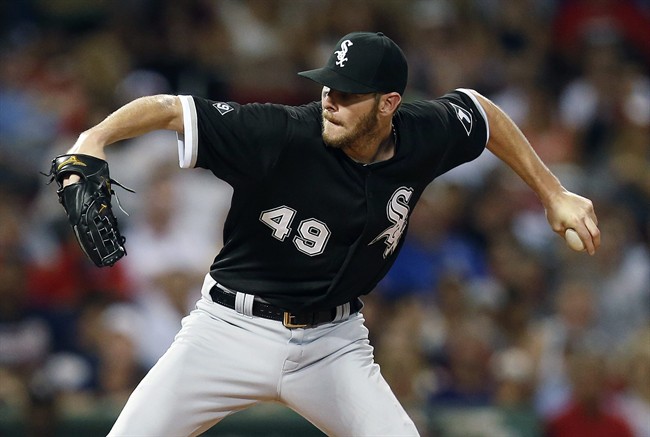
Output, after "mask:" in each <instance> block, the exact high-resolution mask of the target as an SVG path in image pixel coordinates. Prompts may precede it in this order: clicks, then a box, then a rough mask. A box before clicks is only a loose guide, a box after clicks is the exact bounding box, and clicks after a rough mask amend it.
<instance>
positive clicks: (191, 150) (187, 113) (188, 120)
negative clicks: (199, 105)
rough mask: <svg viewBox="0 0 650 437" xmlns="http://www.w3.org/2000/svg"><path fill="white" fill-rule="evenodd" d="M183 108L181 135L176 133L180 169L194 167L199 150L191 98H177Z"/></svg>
mask: <svg viewBox="0 0 650 437" xmlns="http://www.w3.org/2000/svg"><path fill="white" fill-rule="evenodd" d="M178 98H179V99H180V100H181V106H182V107H183V133H182V134H181V133H177V134H176V138H177V140H178V163H179V165H180V166H181V168H193V167H195V166H196V156H197V154H198V148H199V127H198V122H197V117H196V106H195V105H194V99H193V98H192V96H178Z"/></svg>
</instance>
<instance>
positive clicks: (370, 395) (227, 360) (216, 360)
mask: <svg viewBox="0 0 650 437" xmlns="http://www.w3.org/2000/svg"><path fill="white" fill-rule="evenodd" d="M214 284H215V282H214V280H213V279H212V278H211V277H210V276H209V275H208V276H207V277H206V281H205V283H204V284H203V289H202V296H203V297H202V298H201V299H200V300H199V301H198V303H197V307H196V309H195V310H194V311H192V312H191V313H190V315H188V316H187V317H185V318H184V319H183V322H182V328H181V330H180V332H179V333H178V334H177V336H176V338H175V340H174V342H173V344H172V345H171V346H170V348H169V350H168V351H167V352H166V353H165V354H164V355H163V356H162V357H161V358H160V360H159V361H158V363H156V365H155V366H154V367H153V368H152V369H151V370H150V371H149V373H148V374H147V375H146V376H145V377H144V379H143V380H142V381H141V382H140V384H139V385H138V387H137V388H136V389H135V390H134V392H133V393H132V394H131V396H130V398H129V400H128V402H127V403H126V405H125V407H124V409H123V410H122V413H121V414H120V416H119V417H118V419H117V421H116V422H115V425H114V426H113V429H112V430H111V432H110V433H109V436H114V437H116V436H120V437H123V436H156V437H160V436H195V435H199V434H201V433H202V432H205V431H206V430H208V429H209V428H210V427H212V426H213V425H215V424H216V423H218V422H219V421H220V420H221V419H223V418H224V417H226V416H228V415H229V414H231V413H234V412H237V411H240V410H243V409H244V408H247V407H250V406H252V405H254V404H256V403H258V402H263V401H275V402H280V403H283V404H284V405H286V406H288V407H289V408H292V409H293V410H295V411H296V412H298V413H299V414H300V415H302V416H303V417H305V418H306V419H307V420H309V421H310V422H311V423H313V424H314V425H315V426H317V427H318V428H319V429H320V430H322V431H323V432H324V433H326V434H328V435H336V436H415V435H418V432H417V430H416V427H415V425H414V423H413V421H412V420H411V419H410V418H409V417H408V416H407V414H406V412H405V411H404V409H403V408H402V406H401V405H400V404H399V402H398V401H397V399H396V398H395V396H394V395H393V393H392V391H391V390H390V388H389V387H388V384H387V383H386V381H385V380H384V378H383V377H382V376H381V374H380V372H379V366H378V365H377V364H376V363H375V362H374V359H373V349H372V346H370V344H369V342H368V330H367V329H366V327H365V326H364V325H363V322H364V319H363V316H362V315H361V314H355V315H352V316H351V317H350V318H348V319H347V320H343V321H340V322H333V323H328V324H324V325H320V326H317V327H315V328H307V329H287V328H285V327H284V326H283V325H282V323H281V322H278V321H274V320H267V319H263V318H257V317H249V316H245V315H243V314H240V313H238V312H236V311H235V310H232V309H230V308H226V307H223V306H221V305H219V304H216V303H214V302H212V300H211V298H210V295H209V291H210V288H211V287H212V286H213V285H214Z"/></svg>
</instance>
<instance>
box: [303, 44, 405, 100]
mask: <svg viewBox="0 0 650 437" xmlns="http://www.w3.org/2000/svg"><path fill="white" fill-rule="evenodd" d="M298 74H299V75H300V76H303V77H306V78H308V79H311V80H313V81H314V82H317V83H319V84H321V85H325V86H327V87H330V88H332V89H334V90H337V91H342V92H345V93H354V94H357V93H358V94H365V93H375V92H383V93H389V92H393V91H395V92H398V93H399V94H403V93H404V89H405V88H406V82H407V80H408V65H407V63H406V57H405V56H404V53H402V50H401V49H400V48H399V46H398V45H397V44H395V42H393V40H392V39H390V38H388V37H387V36H386V35H384V34H383V33H381V32H377V33H374V32H352V33H349V34H347V35H345V36H344V37H343V38H341V39H340V40H339V42H338V43H337V44H336V48H335V49H334V51H333V53H332V55H331V56H330V58H329V59H328V60H327V64H326V65H325V66H324V67H323V68H318V69H316V70H309V71H302V72H300V73H298Z"/></svg>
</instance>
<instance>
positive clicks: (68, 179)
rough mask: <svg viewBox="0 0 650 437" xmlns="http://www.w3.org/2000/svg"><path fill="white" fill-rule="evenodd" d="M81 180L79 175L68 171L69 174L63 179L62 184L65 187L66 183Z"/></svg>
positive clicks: (74, 182) (69, 183)
mask: <svg viewBox="0 0 650 437" xmlns="http://www.w3.org/2000/svg"><path fill="white" fill-rule="evenodd" d="M80 180H81V177H80V176H79V175H78V174H75V173H70V176H68V177H66V178H65V179H63V186H64V187H67V186H68V185H72V184H76V183H77V182H79V181H80Z"/></svg>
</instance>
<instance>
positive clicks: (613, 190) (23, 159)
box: [0, 0, 650, 437]
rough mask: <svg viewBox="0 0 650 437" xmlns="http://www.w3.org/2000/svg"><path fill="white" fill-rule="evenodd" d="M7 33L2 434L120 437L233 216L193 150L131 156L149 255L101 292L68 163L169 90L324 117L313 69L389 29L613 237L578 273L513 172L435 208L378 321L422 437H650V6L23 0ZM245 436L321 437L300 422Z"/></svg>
mask: <svg viewBox="0 0 650 437" xmlns="http://www.w3.org/2000/svg"><path fill="white" fill-rule="evenodd" d="M0 13H1V21H0V24H1V27H0V35H1V38H2V39H1V40H0V50H1V51H0V198H1V202H0V248H1V253H0V434H1V435H31V436H46V435H102V434H103V433H105V432H106V430H107V427H110V424H111V422H112V420H114V418H115V415H116V414H117V413H118V412H119V410H120V408H121V406H122V405H123V403H124V401H125V400H126V398H127V396H128V394H129V393H130V392H131V390H132V389H133V387H134V386H135V385H136V384H137V382H138V381H139V379H140V378H141V376H142V375H143V374H144V373H145V372H146V371H147V369H148V368H149V367H150V366H151V365H152V364H153V363H154V362H155V360H156V359H157V357H158V356H159V355H160V354H162V353H163V352H164V350H165V348H166V347H167V346H168V344H169V343H170V342H171V339H172V338H173V335H174V333H175V332H176V330H177V329H178V326H179V322H180V319H181V317H182V316H183V314H185V313H186V312H187V311H188V310H189V309H190V308H191V306H192V303H193V302H194V301H195V299H196V298H197V297H198V288H199V284H200V282H201V279H202V275H203V274H204V272H205V271H206V268H207V266H208V265H209V264H210V261H211V259H212V257H213V255H214V253H216V251H217V250H218V248H219V245H220V244H221V241H220V234H219V232H220V226H221V223H222V221H223V218H224V213H225V210H226V208H227V206H228V202H229V198H228V196H229V188H228V187H226V186H224V184H222V183H220V182H219V181H217V180H216V179H215V178H214V177H212V176H211V175H209V174H206V173H205V172H202V171H199V170H194V171H187V170H184V171H182V170H180V169H178V168H176V162H175V161H176V155H175V153H176V143H175V137H174V135H173V134H170V133H169V132H157V133H153V134H149V135H147V136H145V137H142V138H139V139H136V140H132V141H130V142H129V143H130V144H126V143H124V144H118V145H115V146H114V147H113V148H111V149H109V150H110V151H109V161H110V162H111V170H112V176H113V177H115V178H116V179H118V180H120V181H121V182H123V183H125V184H126V185H128V186H132V187H134V188H135V189H136V190H137V191H138V193H137V194H136V195H131V194H129V193H124V194H122V193H118V194H120V195H121V200H122V203H123V205H124V207H125V209H126V210H127V211H129V213H130V216H129V217H127V216H124V215H122V214H121V213H120V212H117V215H118V218H119V220H120V223H121V224H122V227H123V229H124V230H125V235H126V237H127V249H128V251H129V255H128V256H127V257H126V258H124V259H123V260H122V261H120V263H119V264H118V265H117V266H115V267H114V268H111V269H102V270H99V269H96V268H95V267H93V266H92V265H91V264H90V263H89V261H87V260H86V259H85V258H84V256H83V254H82V253H81V252H80V250H79V249H78V247H77V245H76V241H75V240H74V238H73V236H72V233H71V232H70V230H69V228H68V226H67V224H66V222H65V220H64V214H63V210H62V209H61V207H60V206H59V205H58V204H57V202H56V196H55V194H54V191H55V189H54V187H52V186H46V185H45V182H46V178H44V177H42V176H40V175H39V174H38V172H39V171H46V170H47V168H48V166H49V162H50V160H51V158H52V157H53V156H55V155H57V154H59V153H63V152H64V151H65V150H66V149H67V148H68V147H69V146H70V145H71V144H72V143H73V142H74V140H75V139H76V137H77V135H78V134H79V133H80V132H81V131H83V130H84V129H86V128H88V127H90V126H92V125H94V124H95V123H97V122H98V121H100V120H101V119H102V118H103V117H105V116H106V115H107V114H108V113H109V112H111V111H112V110H114V109H116V108H117V107H118V106H120V105H121V104H124V103H125V102H127V101H129V100H131V99H133V98H136V97H138V96H141V95H145V94H152V93H177V94H200V95H202V96H205V97H209V98H212V99H215V100H224V101H228V100H234V101H238V102H242V103H244V102H251V101H261V102H266V101H272V102H278V103H288V104H301V103H305V102H308V101H310V100H313V99H316V98H318V95H319V89H318V88H317V87H316V86H315V85H314V84H311V83H309V81H306V80H304V79H301V78H299V77H298V76H297V75H296V74H295V73H296V72H297V71H300V70H304V69H308V68H314V67H317V66H319V65H321V64H322V63H323V62H324V59H325V58H326V57H327V56H328V54H329V53H328V51H329V50H330V49H331V47H332V45H333V44H334V43H335V42H336V40H337V39H338V38H339V37H340V36H341V35H343V34H345V33H347V32H349V31H352V30H373V31H379V30H380V31H383V32H384V33H386V34H387V35H389V36H390V37H391V38H393V39H394V40H395V41H396V42H397V43H398V44H400V45H401V46H402V48H403V49H404V51H405V53H406V55H407V58H408V60H409V63H410V81H409V87H408V89H407V91H406V95H405V99H406V100H411V99H415V98H433V97H436V96H438V95H441V94H443V93H445V92H446V91H448V90H451V89H453V88H455V87H466V88H475V89H476V90H478V91H480V92H482V93H483V94H485V95H487V96H488V97H490V98H492V99H493V100H494V101H495V102H496V103H498V104H499V105H501V106H502V108H503V109H504V110H505V111H506V112H507V113H508V114H509V115H510V116H511V117H512V118H513V119H514V120H515V122H517V123H518V125H519V126H520V127H521V128H522V130H523V131H524V132H525V134H526V135H527V136H528V138H529V139H530V140H531V142H532V143H533V145H534V147H535V148H536V150H537V152H538V153H539V154H540V156H541V157H542V158H543V159H544V160H545V162H546V163H547V164H548V165H549V166H550V167H551V168H552V170H553V171H554V172H555V173H556V174H557V175H558V176H559V177H560V179H561V180H562V182H563V183H564V184H565V186H566V187H567V188H569V189H571V190H575V191H576V192H578V193H581V194H583V195H585V196H587V197H590V198H591V199H593V200H594V204H595V208H596V212H597V214H598V215H599V218H600V228H601V230H602V235H603V241H602V247H601V249H600V251H599V253H598V254H597V255H596V256H594V257H588V256H586V255H584V254H578V253H574V252H571V251H570V250H569V249H567V248H566V246H565V245H564V243H563V241H562V240H561V239H560V238H558V237H557V236H555V235H554V234H552V232H551V231H550V230H549V229H548V228H547V226H546V222H545V218H544V213H543V210H542V209H541V208H540V205H539V203H538V202H537V199H536V198H535V197H534V194H532V192H531V191H530V190H529V189H528V188H526V187H525V186H522V183H521V182H520V181H519V180H518V179H517V178H516V177H514V175H513V174H512V172H511V171H509V170H508V169H506V168H504V167H503V166H502V165H501V164H499V163H498V162H497V161H496V160H495V159H494V158H493V157H492V156H490V154H489V153H487V152H486V153H485V154H484V155H483V156H482V157H481V158H480V159H479V160H477V161H476V162H473V163H471V164H469V165H466V166H464V167H462V168H460V169H458V170H456V171H454V172H452V173H450V174H448V175H446V176H444V177H443V178H441V180H440V181H439V182H438V183H437V184H435V185H434V186H432V187H431V189H430V190H429V191H428V192H427V193H426V195H425V196H423V200H422V202H421V204H420V205H419V206H418V208H417V209H416V211H415V213H414V216H413V219H412V221H411V224H410V227H411V230H410V235H409V237H408V239H407V241H406V244H405V247H404V250H403V253H402V254H401V255H400V258H399V260H398V262H397V264H396V265H395V268H394V269H393V270H392V271H391V273H390V275H389V277H388V278H386V280H385V281H383V282H382V283H381V284H380V287H378V289H377V290H376V291H375V292H374V293H372V294H371V295H369V296H368V297H367V298H366V299H365V302H366V307H365V309H364V313H365V315H366V318H367V322H368V327H369V329H370V332H371V337H372V338H371V340H372V342H373V343H374V345H375V352H376V359H377V361H378V362H379V364H380V365H381V368H382V372H383V374H384V375H385V377H386V379H387V380H388V381H389V383H390V384H391V386H392V387H393V389H394V390H395V392H396V394H397V396H398V397H399V398H400V400H401V402H402V403H403V404H404V405H405V406H406V407H407V409H408V410H409V411H410V412H411V414H412V415H413V417H414V419H415V420H416V422H417V424H418V426H419V428H420V430H421V432H422V434H423V435H464V436H467V435H473V436H510V435H530V436H535V435H543V434H545V433H548V435H557V434H552V433H554V432H560V431H561V430H563V429H567V428H566V427H568V426H589V425H590V423H591V425H593V424H595V423H598V426H599V427H601V429H603V430H616V429H619V430H620V429H623V428H627V429H629V430H631V432H633V433H634V434H633V435H637V436H646V437H647V436H650V419H648V417H650V325H649V323H650V285H649V284H650V244H649V242H650V238H649V237H650V142H649V138H650V135H649V134H650V132H649V129H650V76H649V73H648V71H649V66H650V6H649V5H648V3H647V2H645V1H641V0H637V1H632V0H584V1H583V0H573V1H560V0H457V1H454V0H431V1H428V0H403V1H397V0H393V1H391V0H376V1H362V0H350V1H348V0H304V1H302V0H240V1H238V0H182V1H181V0H178V1H174V0H168V1H165V0H113V1H84V0H23V1H5V2H0ZM316 395H317V394H316ZM594 412H595V413H594ZM588 413H594V414H592V415H591V416H590V415H589V414H588ZM590 417H591V419H590ZM590 421H591V422H590ZM594 421H596V422H594ZM609 427H611V428H609ZM617 427H618V428H617ZM621 427H622V428H621ZM219 429H220V430H221V432H222V433H224V434H229V435H253V434H255V433H259V435H271V434H272V433H273V432H275V431H274V430H277V431H278V434H279V433H282V434H283V435H307V434H308V433H310V432H311V433H315V432H314V431H313V430H310V428H309V425H308V424H305V423H304V422H302V421H301V419H300V418H297V417H295V416H293V415H292V414H290V413H289V412H287V411H285V410H283V409H279V408H275V407H266V408H261V409H255V410H253V411H251V412H248V413H240V414H239V415H235V416H233V417H232V421H230V419H228V421H227V424H226V423H224V424H223V427H220V428H219ZM584 429H586V428H584ZM215 431H216V430H215Z"/></svg>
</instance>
